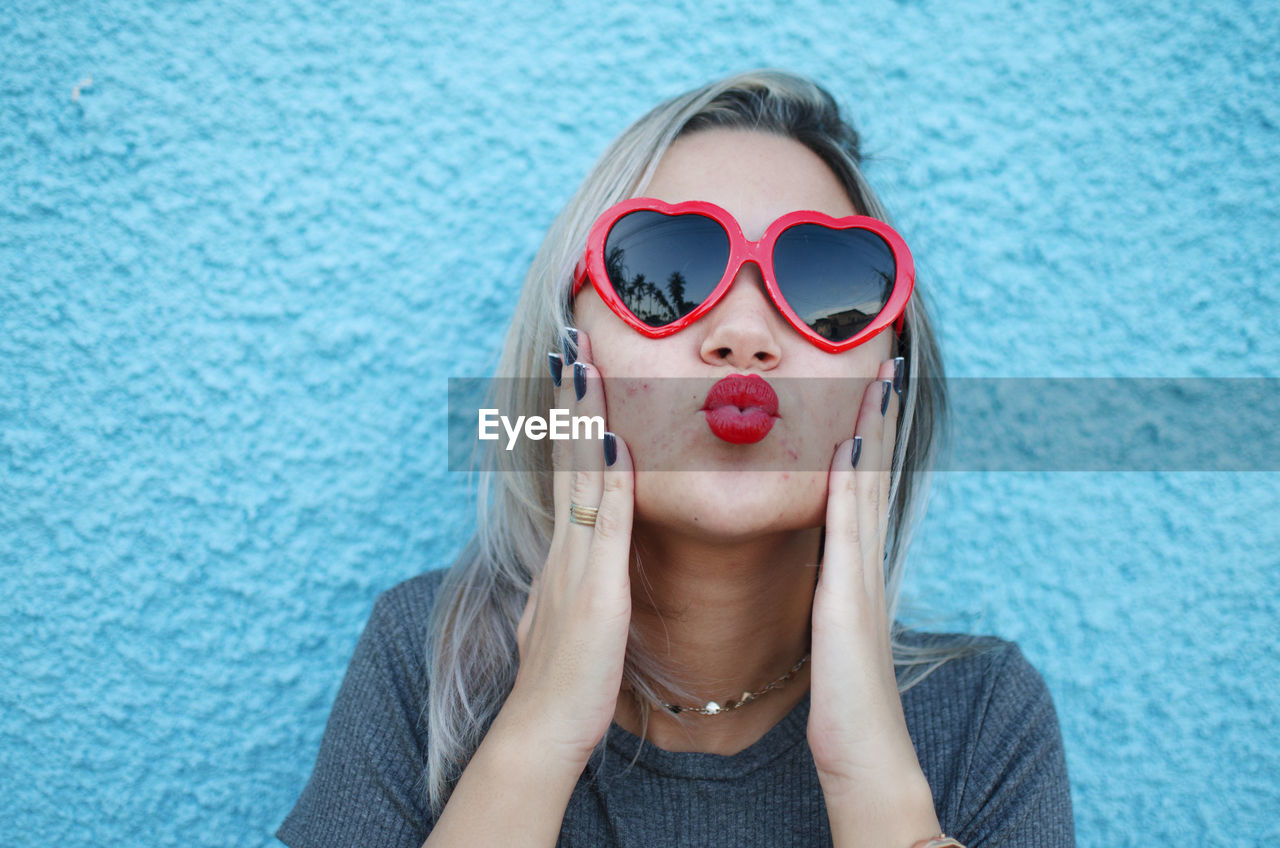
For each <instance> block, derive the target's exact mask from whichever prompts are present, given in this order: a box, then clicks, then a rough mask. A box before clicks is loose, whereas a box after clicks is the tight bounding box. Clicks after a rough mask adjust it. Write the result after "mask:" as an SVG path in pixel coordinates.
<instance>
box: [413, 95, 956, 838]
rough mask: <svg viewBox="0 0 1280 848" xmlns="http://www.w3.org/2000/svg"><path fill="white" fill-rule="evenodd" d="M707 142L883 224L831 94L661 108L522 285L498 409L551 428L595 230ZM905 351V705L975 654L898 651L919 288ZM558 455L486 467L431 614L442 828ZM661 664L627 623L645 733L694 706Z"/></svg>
mask: <svg viewBox="0 0 1280 848" xmlns="http://www.w3.org/2000/svg"><path fill="white" fill-rule="evenodd" d="M711 127H726V128H741V129H750V130H755V131H760V132H768V133H775V134H779V135H783V136H787V137H790V138H793V139H795V140H797V141H799V142H801V143H803V144H804V145H806V146H807V147H809V148H810V149H811V150H813V151H814V152H815V153H817V154H818V156H820V157H821V158H822V159H823V161H824V162H826V164H827V165H828V166H829V167H830V168H831V170H832V171H833V172H834V173H835V175H836V176H837V178H838V179H839V180H840V181H841V183H842V184H843V185H844V186H845V188H846V190H847V191H848V193H849V197H850V198H851V200H852V201H853V204H854V207H855V208H856V209H857V210H858V211H859V212H860V213H862V214H866V215H870V216H872V217H875V218H878V219H880V220H884V221H887V220H888V216H887V213H886V211H885V209H884V207H883V205H882V204H881V203H880V201H879V199H878V198H877V197H876V196H875V194H874V192H872V190H871V188H870V186H869V185H868V184H867V183H866V181H865V180H864V179H863V177H862V173H861V170H860V167H859V166H860V164H861V162H862V156H861V152H860V150H859V141H858V135H857V133H856V132H855V130H854V129H853V128H852V127H851V126H850V125H849V124H848V123H846V122H845V121H844V120H843V119H842V118H841V116H840V113H839V109H838V107H837V105H836V102H835V100H834V99H833V98H832V97H831V95H830V94H828V93H827V92H826V91H825V90H824V89H823V88H821V87H820V86H818V85H817V84H815V83H813V82H812V81H810V80H808V79H805V78H803V77H799V76H795V75H793V74H789V73H784V72H781V71H774V70H759V71H751V72H748V73H744V74H738V75H735V76H731V77H728V78H726V79H722V80H719V81H716V82H713V83H711V84H709V85H706V86H703V87H701V88H699V89H696V90H694V91H690V92H688V93H686V94H682V95H680V96H678V97H674V98H672V99H670V100H667V101H666V102H664V103H661V104H659V105H658V106H657V107H655V108H654V109H653V110H652V111H650V112H649V113H648V114H646V115H645V116H644V117H642V118H640V119H639V120H638V121H636V122H635V123H634V124H632V125H631V126H630V127H629V128H628V129H627V130H626V131H625V132H623V133H622V135H621V136H619V137H618V138H617V140H615V141H614V142H613V144H612V145H610V147H609V149H608V150H606V151H605V153H604V155H603V156H602V157H601V158H600V160H599V162H598V163H597V164H596V166H595V168H593V169H592V171H591V173H590V174H588V175H587V178H586V180H585V181H584V182H583V183H582V185H581V186H580V187H579V188H578V191H577V192H576V193H575V194H574V196H573V198H572V199H571V200H570V201H569V203H568V204H567V205H566V206H565V208H564V209H563V210H562V211H561V213H560V214H559V216H558V217H557V218H556V219H555V221H554V222H553V223H552V225H551V228H550V230H549V231H548V233H547V235H546V238H545V239H544V240H543V242H542V247H541V248H540V249H539V251H538V253H537V255H536V256H535V257H534V260H533V263H532V265H531V266H530V267H529V272H528V274H527V275H526V277H525V281H524V286H523V289H522V291H521V295H520V300H519V303H518V304H517V305H516V309H515V316H514V318H513V319H512V322H511V328H510V330H509V331H508V333H507V336H506V342H505V345H504V347H503V351H502V356H501V358H500V360H499V363H498V367H497V372H496V376H498V377H503V378H516V379H499V380H494V381H493V384H492V385H493V389H492V394H491V396H490V400H489V402H488V405H489V406H492V407H495V408H498V409H502V410H504V411H506V410H513V411H514V414H517V415H535V414H545V411H546V410H547V409H548V408H549V407H550V406H551V405H552V402H553V397H552V394H551V392H552V383H551V380H550V378H549V377H548V376H547V374H546V370H545V369H546V354H547V351H548V350H557V349H558V348H559V341H560V337H561V333H562V330H561V328H562V327H564V326H566V325H572V317H571V313H570V309H571V307H570V302H569V296H568V292H569V287H570V284H571V275H572V271H573V267H574V265H575V263H576V261H577V259H578V258H579V256H580V255H581V252H582V250H583V247H584V245H585V243H586V237H587V232H588V230H589V229H590V226H591V224H592V222H593V221H594V220H595V218H596V217H597V216H598V215H599V214H600V213H601V212H602V211H604V210H605V209H606V208H608V207H609V206H611V205H612V204H614V203H617V202H619V201H621V200H624V199H626V198H628V197H632V196H635V195H636V194H637V193H638V192H641V191H642V190H643V189H644V187H645V186H646V185H647V184H648V182H649V180H650V179H651V178H652V175H653V172H654V170H655V169H656V168H657V165H658V162H659V160H660V159H661V158H662V156H663V154H664V153H665V152H666V150H667V148H668V146H669V145H670V144H671V143H672V141H674V140H675V139H676V138H677V137H679V136H680V135H682V134H687V133H691V132H697V131H698V130H701V129H707V128H711ZM899 352H900V354H901V355H902V356H904V357H905V358H906V373H907V380H906V385H905V388H904V393H903V404H902V412H901V414H900V416H899V422H898V442H897V444H898V449H897V451H896V456H895V460H894V468H893V477H892V479H893V483H892V488H891V490H890V520H889V536H888V539H887V542H886V546H887V550H888V559H887V562H886V565H885V569H886V570H885V589H886V600H887V609H888V614H889V619H890V621H893V622H894V628H893V637H894V638H893V651H894V663H895V665H896V666H898V667H899V669H900V671H899V677H898V679H899V689H900V691H905V690H906V689H908V688H910V687H911V686H913V685H914V684H916V683H917V682H919V681H920V680H921V679H922V678H923V677H924V676H925V675H926V674H928V673H929V672H931V671H932V670H934V669H935V668H937V667H938V666H939V665H941V664H942V663H943V662H946V661H947V660H950V659H953V658H955V657H958V656H963V655H968V654H971V653H973V652H974V651H975V650H976V648H975V645H976V643H975V642H973V641H967V640H960V641H956V640H948V641H947V642H946V643H945V644H944V645H941V646H933V647H930V646H928V645H925V646H921V645H918V644H911V645H908V644H904V643H903V642H902V641H901V640H900V639H899V636H900V635H901V634H902V632H903V629H902V628H901V625H900V624H899V623H898V622H897V619H896V612H897V609H898V602H899V595H900V592H901V587H902V575H903V571H904V566H905V563H906V556H907V548H908V547H909V545H910V542H911V539H912V537H913V536H914V533H915V530H916V528H917V526H918V524H919V522H920V520H921V519H922V518H923V514H924V510H925V505H926V501H927V498H928V492H929V487H930V482H931V473H932V469H933V467H934V464H935V461H936V458H937V454H938V451H939V449H940V441H941V437H942V429H943V425H944V421H945V414H946V408H947V396H946V389H945V383H944V380H943V376H944V373H943V368H942V360H941V358H940V355H939V350H938V345H937V340H936V338H935V335H934V331H933V326H932V323H931V321H930V318H929V310H928V308H927V293H926V291H925V290H924V287H923V286H921V285H920V282H919V281H917V284H916V288H915V292H914V295H913V297H912V298H911V301H910V303H909V305H908V308H907V314H906V330H905V332H904V333H903V335H902V337H901V340H900V350H899ZM489 444H490V445H493V444H496V443H493V442H490V443H489ZM550 445H551V443H550V442H549V441H546V440H542V441H533V440H528V439H523V440H519V441H518V442H517V443H516V446H515V448H514V449H513V450H510V451H507V450H499V449H493V450H490V451H489V452H488V453H487V454H486V455H485V457H484V464H483V469H484V470H483V471H482V473H481V475H480V482H479V492H478V498H477V511H478V516H477V519H478V524H477V530H476V533H475V535H474V536H473V537H472V539H471V540H470V542H469V543H468V544H467V546H466V547H465V549H464V550H463V551H462V553H461V554H460V555H459V556H458V558H457V560H456V561H455V562H454V563H453V566H452V568H451V569H450V570H449V572H448V573H447V574H446V575H445V578H444V581H443V583H442V585H441V589H440V592H439V595H438V597H437V598H436V601H435V606H434V608H433V612H432V616H431V622H430V625H429V629H428V638H427V645H426V650H427V664H428V669H429V677H430V681H431V684H430V692H429V693H428V704H427V711H428V712H427V715H426V716H425V720H426V722H427V727H428V728H429V731H428V751H427V764H426V772H425V775H424V781H423V783H424V784H425V786H424V791H425V792H426V794H427V799H428V802H429V804H430V806H431V807H432V810H433V812H434V813H435V814H437V815H438V814H439V813H440V811H441V810H442V809H443V808H444V805H445V802H446V801H447V800H448V797H449V795H450V793H451V792H452V789H453V786H454V784H455V783H456V781H457V779H458V777H459V776H460V775H461V773H462V770H463V768H465V766H466V764H467V763H468V762H469V761H470V758H471V756H472V755H473V754H474V753H475V750H476V748H478V747H479V745H480V742H481V741H482V740H483V739H484V736H485V733H486V732H487V731H488V728H489V726H490V724H491V723H492V722H493V719H494V717H495V716H496V715H497V713H498V710H499V709H500V708H501V706H502V704H503V702H504V701H505V699H506V697H507V695H508V694H509V693H510V691H511V687H512V685H513V684H514V682H515V677H516V669H517V661H518V654H517V650H516V636H515V634H516V625H517V623H518V622H519V620H520V616H521V613H522V611H523V609H524V606H525V602H526V600H527V598H528V595H529V589H530V581H531V579H532V577H533V575H534V574H535V573H536V572H538V571H539V570H540V569H541V568H542V566H543V563H544V562H545V561H546V557H547V553H548V550H549V549H550V544H551V535H552V530H553V527H554V518H553V515H552V507H553V497H552V487H551V482H552V481H551V477H552V475H551V473H550V470H551V449H550ZM659 653H660V651H659V650H658V649H656V647H655V646H650V645H646V644H645V643H644V641H643V640H642V638H641V637H640V635H639V633H638V630H637V628H636V626H635V625H634V624H633V625H632V628H631V638H630V639H629V641H628V645H627V653H626V663H625V668H624V679H625V680H626V681H627V682H628V683H629V684H630V685H631V687H632V689H633V690H634V691H635V693H636V694H637V695H638V696H639V697H640V701H641V704H642V708H641V714H642V717H643V718H644V719H646V721H645V723H644V724H643V725H642V727H647V717H648V708H651V707H653V706H656V705H657V704H658V697H657V693H658V692H659V691H664V690H665V691H666V692H669V693H671V694H672V695H674V696H675V697H677V698H685V699H687V700H696V698H694V697H693V696H692V695H691V693H689V692H687V691H686V690H685V689H684V688H683V686H682V685H681V684H680V682H679V680H677V679H676V676H675V675H673V674H672V672H671V670H670V669H668V668H667V667H666V666H665V665H664V663H663V662H662V661H660V659H659V656H658V655H659ZM643 732H644V731H643V729H642V735H643ZM600 744H601V748H602V747H603V745H604V740H601V743H600Z"/></svg>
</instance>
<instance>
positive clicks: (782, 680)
mask: <svg viewBox="0 0 1280 848" xmlns="http://www.w3.org/2000/svg"><path fill="white" fill-rule="evenodd" d="M808 660H809V655H808V654H805V655H804V656H803V657H801V658H800V660H799V661H798V662H797V663H796V664H795V665H793V666H791V670H790V671H788V672H787V673H786V674H784V675H782V676H781V677H779V678H778V679H777V680H774V681H773V682H771V683H766V684H765V686H764V688H763V689H757V690H756V691H755V692H743V693H742V695H741V696H740V697H738V698H734V699H732V700H729V701H726V702H725V703H724V704H723V705H722V704H720V703H718V702H716V701H707V703H706V704H704V705H702V706H701V707H686V706H683V705H681V704H668V703H667V702H666V701H659V703H660V704H662V706H663V708H664V709H665V710H667V712H669V713H672V714H679V713H701V714H702V715H720V714H721V713H727V712H731V711H732V710H736V709H738V708H739V707H741V706H742V705H744V704H749V703H750V702H752V701H754V700H755V699H756V698H759V697H760V696H762V695H764V694H765V693H766V692H768V691H769V690H770V689H781V688H782V687H783V686H784V685H785V684H786V682H787V681H788V680H790V679H791V678H792V677H794V676H795V674H796V672H797V671H799V670H800V667H801V666H803V665H804V664H805V663H806V662H808ZM631 694H632V695H634V696H635V698H636V700H637V701H639V700H640V696H639V695H638V694H637V693H636V691H635V690H634V689H633V690H631Z"/></svg>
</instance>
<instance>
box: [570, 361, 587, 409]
mask: <svg viewBox="0 0 1280 848" xmlns="http://www.w3.org/2000/svg"><path fill="white" fill-rule="evenodd" d="M573 393H574V394H575V395H577V396H578V400H582V398H583V396H584V395H585V394H586V393H587V366H585V365H583V364H582V363H581V362H575V363H573Z"/></svg>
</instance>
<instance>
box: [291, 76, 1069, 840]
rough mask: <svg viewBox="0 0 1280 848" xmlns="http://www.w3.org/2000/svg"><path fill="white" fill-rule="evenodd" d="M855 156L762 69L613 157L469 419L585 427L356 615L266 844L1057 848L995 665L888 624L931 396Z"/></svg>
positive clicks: (632, 140) (1055, 774)
mask: <svg viewBox="0 0 1280 848" xmlns="http://www.w3.org/2000/svg"><path fill="white" fill-rule="evenodd" d="M859 163H860V155H859V151H858V141H857V135H856V133H855V132H854V131H853V129H852V128H851V127H849V126H848V125H847V124H846V123H844V122H843V121H842V120H841V118H840V116H839V114H838V111H837V109H836V106H835V103H834V101H833V100H832V99H831V97H830V95H828V94H827V93H826V92H825V91H824V90H822V89H821V88H819V87H818V86H816V85H814V84H813V83H811V82H809V81H807V80H804V79H802V78H798V77H795V76H792V75H788V74H783V73H779V72H771V71H762V72H754V73H748V74H743V75H739V76H736V77H731V78H729V79H726V80H722V81H719V82H716V83H713V84H711V85H708V86H706V87H704V88H701V89H698V90H696V91H693V92H690V93H688V94H686V95H683V96H680V97H677V98H674V99H672V100H670V101H668V102H666V103H663V104H661V105H660V106H658V107H657V108H656V109H654V110H653V111H652V112H650V113H649V114H648V115H646V116H645V117H643V118H641V119H640V120H639V121H638V122H636V124H634V125H633V126H632V127H631V128H630V129H628V130H627V131H626V132H625V133H624V134H623V135H622V136H621V137H620V138H619V139H618V140H617V141H616V142H615V143H614V144H613V145H612V147H610V149H609V150H608V151H607V152H606V153H605V155H604V156H603V157H602V159H601V161H600V163H599V164H598V165H597V166H596V168H595V169H594V170H593V171H592V173H591V174H590V175H589V176H588V177H587V179H586V181H585V183H584V184H583V186H582V187H581V188H580V189H579V191H578V192H577V194H576V195H575V196H574V198H573V199H572V200H571V201H570V203H569V204H568V206H567V207H566V209H565V210H564V211H563V212H562V213H561V215H560V216H559V218H558V219H557V220H556V222H555V224H554V225H553V226H552V228H551V231H550V233H549V234H548V236H547V238H546V241H545V242H544V243H543V246H542V249H541V250H540V252H539V253H538V255H537V257H536V258H535V260H534V262H533V266H532V268H531V269H530V271H529V275H528V277H527V279H526V283H525V286H524V290H523V293H522V296H521V300H520V303H519V305H518V307H517V309H516V316H515V319H514V321H513V324H512V327H511V330H510V332H509V334H508V336H507V342H506V347H505V350H504V354H503V357H502V360H501V362H500V364H499V368H498V372H499V374H501V375H504V376H515V377H521V378H524V379H521V380H504V381H497V384H498V385H500V386H501V387H502V388H501V389H500V390H499V391H497V392H496V396H495V397H494V398H493V402H492V403H491V404H490V406H494V407H496V408H498V409H499V410H500V411H501V412H502V413H503V414H505V415H509V416H510V417H511V418H512V419H514V418H515V416H516V415H533V414H542V415H545V414H546V410H548V409H549V408H552V407H555V408H563V409H569V410H571V411H572V412H573V414H574V415H575V416H582V417H584V418H585V417H593V416H596V417H601V418H604V419H605V420H606V421H607V422H608V425H609V427H610V432H608V433H606V434H604V436H603V438H598V439H596V438H578V439H574V440H558V441H551V440H533V439H527V438H526V439H518V440H516V441H515V443H514V445H513V448H512V450H510V451H506V450H503V449H502V447H503V446H504V445H503V444H500V443H491V444H493V445H496V446H495V449H494V450H493V451H492V452H491V454H490V460H489V461H490V463H491V464H490V466H489V469H490V470H491V471H494V472H496V473H491V474H486V475H484V480H485V484H484V486H483V489H482V492H481V497H480V503H481V510H480V523H479V530H478V531H477V533H476V536H475V537H474V539H473V540H472V542H471V543H470V545H469V546H468V547H467V548H466V550H464V552H463V553H462V555H461V556H460V557H459V558H458V560H457V561H456V562H455V563H454V565H453V567H452V568H451V569H450V570H449V571H448V572H447V573H443V574H442V573H440V572H434V573H428V574H426V575H423V576H420V577H418V578H414V579H412V580H409V581H407V582H406V583H404V584H401V585H400V586H398V587H396V588H394V589H392V590H390V591H388V592H386V593H384V595H383V596H382V597H380V599H379V601H378V604H377V605H376V607H375V610H374V613H373V616H372V618H371V621H370V623H369V625H368V626H367V627H366V630H365V633H364V635H363V636H362V638H361V640H360V643H359V645H358V647H357V649H356V653H355V656H354V658H353V660H352V664H351V667H350V669H349V670H348V673H347V677H346V679H345V680H344V683H343V687H342V690H341V692H340V694H339V696H338V699H337V703H336V704H335V707H334V711H333V714H332V715H331V717H330V720H329V724H328V727H327V728H326V731H325V737H324V742H323V745H322V747H321V751H320V755H319V758H318V760H317V764H316V770H315V772H314V773H313V775H312V777H311V780H310V782H309V783H308V785H307V788H306V790H305V791H304V793H303V795H302V797H301V799H300V800H299V802H298V804H297V806H296V807H295V808H294V810H293V812H292V813H291V814H290V816H289V818H288V819H287V820H286V821H285V823H284V824H283V825H282V827H281V829H280V832H279V834H278V835H279V836H280V838H281V839H282V840H284V841H285V842H287V843H289V844H291V845H298V846H301V845H354V844H360V845H406V846H409V845H418V844H421V843H422V842H423V841H424V840H425V842H426V844H427V845H431V846H436V845H439V846H446V845H477V844H483V845H504V846H505V845H548V846H549V845H554V844H562V845H684V844H688V845H706V844H735V845H823V844H834V845H836V846H881V848H896V847H897V846H901V848H909V846H925V845H928V846H940V845H956V844H966V845H968V846H970V848H974V846H983V845H1018V846H1062V845H1072V844H1074V839H1073V833H1072V821H1071V806H1070V797H1069V794H1068V786H1067V779H1066V767H1065V762H1064V757H1063V749H1062V741H1061V736H1060V732H1059V729H1058V725H1057V720H1056V716H1055V713H1054V709H1053V704H1052V701H1051V699H1050V697H1049V694H1048V691H1047V689H1046V688H1045V686H1044V683H1043V681H1042V680H1041V678H1040V676H1039V675H1038V674H1037V673H1036V672H1035V671H1034V669H1032V668H1031V667H1030V666H1029V664H1028V663H1027V662H1026V660H1025V659H1024V658H1023V657H1022V655H1021V653H1020V652H1019V651H1018V649H1017V647H1016V646H1015V645H1013V644H1012V643H1008V642H1004V641H1002V640H999V639H995V638H991V637H987V638H973V637H962V636H956V635H942V634H923V633H917V632H912V631H909V630H906V629H904V628H902V627H901V626H900V625H899V624H898V623H897V622H895V619H894V612H895V610H896V603H897V597H898V590H899V586H900V584H901V579H902V570H903V566H904V563H905V559H906V555H907V548H908V546H909V542H910V539H911V535H912V530H913V527H914V525H915V523H916V521H917V520H918V518H919V516H920V513H921V512H922V510H923V504H924V500H925V497H926V489H927V485H928V478H929V471H930V469H931V467H932V463H933V460H934V457H935V455H936V451H937V448H938V440H939V436H940V429H941V425H942V420H943V412H944V408H945V391H944V384H943V382H942V376H943V371H942V366H941V362H940V359H939V354H938V348H937V344H936V341H935V338H934V334H933V331H932V328H931V325H930V322H929V316H928V313H927V311H926V308H925V304H924V301H923V299H922V296H921V291H920V290H919V289H918V288H915V287H914V286H913V282H914V281H913V279H912V277H913V272H912V265H911V258H910V254H909V252H908V250H907V248H906V245H905V244H904V243H903V242H902V241H901V239H900V237H899V236H897V234H896V233H894V232H893V231H892V229H890V228H889V227H888V226H887V225H886V224H883V223H881V222H883V221H885V220H886V218H887V216H886V213H885V211H884V209H883V208H882V207H881V205H880V203H879V202H878V201H877V200H876V198H875V196H874V194H873V193H872V192H871V190H870V188H869V187H868V186H867V184H866V183H865V181H864V180H863V178H862V176H861V173H860V171H859ZM557 342H559V343H561V345H562V346H561V350H562V353H553V354H551V355H550V357H548V355H547V354H546V349H547V347H548V346H549V345H555V344H556V343H557ZM548 358H549V361H550V365H551V372H552V375H551V379H548V378H547V377H546V372H545V370H543V369H545V368H546V363H547V361H548ZM818 563H820V565H819V566H818V567H816V568H815V567H814V565H815V564H818ZM891 625H892V626H891ZM428 681H430V683H429V685H428ZM957 840H958V841H957Z"/></svg>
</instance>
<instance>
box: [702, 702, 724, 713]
mask: <svg viewBox="0 0 1280 848" xmlns="http://www.w3.org/2000/svg"><path fill="white" fill-rule="evenodd" d="M703 709H704V710H706V711H707V715H715V714H716V713H718V712H720V705H719V704H717V703H716V702H715V701H707V705H706V706H705V707H703Z"/></svg>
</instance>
